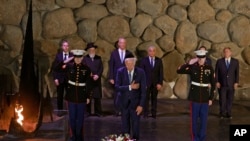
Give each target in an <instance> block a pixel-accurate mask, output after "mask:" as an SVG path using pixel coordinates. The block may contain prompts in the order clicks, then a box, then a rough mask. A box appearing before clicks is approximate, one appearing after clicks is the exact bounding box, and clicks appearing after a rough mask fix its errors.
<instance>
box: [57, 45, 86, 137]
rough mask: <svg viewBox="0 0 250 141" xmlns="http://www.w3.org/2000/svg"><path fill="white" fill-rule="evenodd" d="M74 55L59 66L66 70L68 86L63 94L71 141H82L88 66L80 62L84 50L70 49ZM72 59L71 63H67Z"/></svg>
mask: <svg viewBox="0 0 250 141" xmlns="http://www.w3.org/2000/svg"><path fill="white" fill-rule="evenodd" d="M72 52H73V54H74V57H71V58H69V59H67V60H65V61H64V64H61V65H60V66H61V67H62V68H63V69H65V70H66V71H67V77H68V87H67V92H66V96H65V100H66V101H67V105H68V110H69V126H70V137H71V141H83V140H84V137H83V121H84V112H85V107H86V104H88V103H89V101H90V100H89V99H90V96H89V86H88V84H89V80H90V78H91V71H90V68H89V67H88V66H87V65H85V64H83V63H82V59H83V54H84V52H85V51H84V50H72ZM72 59H74V62H73V63H69V62H70V60H72Z"/></svg>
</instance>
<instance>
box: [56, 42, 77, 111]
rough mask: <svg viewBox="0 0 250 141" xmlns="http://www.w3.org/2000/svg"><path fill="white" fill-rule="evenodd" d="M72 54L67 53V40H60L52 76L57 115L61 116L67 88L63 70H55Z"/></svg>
mask: <svg viewBox="0 0 250 141" xmlns="http://www.w3.org/2000/svg"><path fill="white" fill-rule="evenodd" d="M72 56H73V54H72V53H71V52H70V51H69V42H68V41H67V40H62V41H61V42H60V51H59V52H58V53H57V54H56V57H55V60H54V62H53V66H52V67H53V68H52V74H53V78H54V83H55V85H56V89H57V110H58V112H57V115H58V116H62V115H63V113H65V112H63V97H64V92H65V90H66V88H67V83H68V80H67V75H66V71H65V69H62V68H59V69H55V67H56V66H58V65H59V64H60V63H62V62H63V61H64V60H67V59H68V58H70V57H72Z"/></svg>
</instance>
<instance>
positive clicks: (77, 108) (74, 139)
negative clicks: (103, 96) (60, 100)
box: [68, 102, 86, 141]
mask: <svg viewBox="0 0 250 141" xmlns="http://www.w3.org/2000/svg"><path fill="white" fill-rule="evenodd" d="M85 106H86V104H85V103H71V102H68V110H69V126H70V137H71V141H83V140H84V136H83V135H84V134H83V121H84V110H85Z"/></svg>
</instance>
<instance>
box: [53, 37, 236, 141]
mask: <svg viewBox="0 0 250 141" xmlns="http://www.w3.org/2000/svg"><path fill="white" fill-rule="evenodd" d="M96 48H97V46H96V45H94V44H93V43H88V44H87V47H86V49H85V51H88V54H87V55H85V56H84V52H85V51H84V50H73V51H72V53H71V52H70V51H69V43H68V41H66V40H63V41H62V42H61V49H62V52H59V53H58V54H57V55H56V58H55V61H54V65H53V67H54V69H53V70H54V71H53V76H54V81H55V84H56V86H57V108H58V110H59V111H60V110H63V97H64V90H65V89H66V90H67V92H66V95H65V99H66V101H67V106H68V110H69V122H70V128H71V133H72V134H71V138H72V140H83V137H82V135H83V119H84V112H85V110H86V111H87V112H88V113H89V114H91V113H92V111H91V104H90V103H91V101H92V99H93V100H94V112H95V115H97V116H102V106H101V98H102V82H101V76H102V73H103V63H102V59H101V57H100V56H98V55H96V52H95V50H96ZM147 53H148V55H147V56H146V57H144V58H142V59H141V60H140V63H139V64H138V65H136V61H137V59H136V57H134V55H133V53H131V52H130V51H129V50H127V49H126V39H125V38H119V39H118V42H117V44H116V49H115V50H114V51H113V52H112V53H111V56H110V60H109V73H108V79H109V82H110V84H112V85H113V86H114V95H113V98H114V114H115V116H121V120H122V132H123V133H124V134H125V133H129V134H131V136H132V137H133V138H134V139H137V140H138V139H139V127H140V124H139V123H140V115H143V117H144V118H148V117H149V116H150V114H151V117H152V118H156V116H157V95H158V91H159V90H160V89H161V88H162V84H163V64H162V60H161V59H160V58H158V57H156V48H155V47H154V46H149V47H148V49H147ZM195 53H196V56H197V57H196V58H193V59H191V60H190V61H189V62H188V63H186V64H184V65H182V66H181V67H179V68H178V69H177V73H181V74H189V75H190V78H191V82H190V84H191V86H190V92H189V95H188V99H189V100H190V101H191V103H190V107H191V109H190V110H191V112H190V114H191V119H192V120H191V121H192V123H191V126H192V128H191V129H192V140H195V141H202V140H204V139H205V137H206V124H207V116H208V107H209V106H210V105H212V101H213V99H214V93H215V89H216V87H217V88H218V92H219V105H220V117H221V118H232V115H231V114H232V112H231V108H232V101H233V96H234V90H235V88H237V86H238V82H239V63H238V61H237V60H236V59H235V58H233V57H231V54H232V52H231V49H230V48H229V47H226V48H224V49H223V53H224V57H222V58H221V59H219V60H217V62H216V66H215V69H213V67H212V61H211V59H209V58H208V57H206V53H207V51H206V48H205V47H200V48H199V50H197V51H195ZM83 56H84V57H83ZM72 60H73V61H72ZM81 79H84V80H81ZM83 95H84V96H83ZM86 104H87V105H86ZM150 106H151V107H150ZM59 116H60V114H59ZM198 120H200V126H198ZM197 127H200V128H199V129H198V128H197Z"/></svg>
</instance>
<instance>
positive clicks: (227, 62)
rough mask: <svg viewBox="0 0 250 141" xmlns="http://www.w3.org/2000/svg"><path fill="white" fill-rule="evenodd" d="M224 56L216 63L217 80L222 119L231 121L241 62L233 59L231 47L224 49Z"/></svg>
mask: <svg viewBox="0 0 250 141" xmlns="http://www.w3.org/2000/svg"><path fill="white" fill-rule="evenodd" d="M223 54H224V57H223V58H221V59H219V60H217V62H216V66H215V79H216V87H217V88H218V91H219V103H220V117H221V118H230V119H231V118H232V111H231V109H232V103H233V97H234V91H235V89H236V88H237V87H238V83H239V62H238V60H237V59H235V58H233V57H231V55H232V51H231V49H230V48H229V47H225V48H224V49H223Z"/></svg>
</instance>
